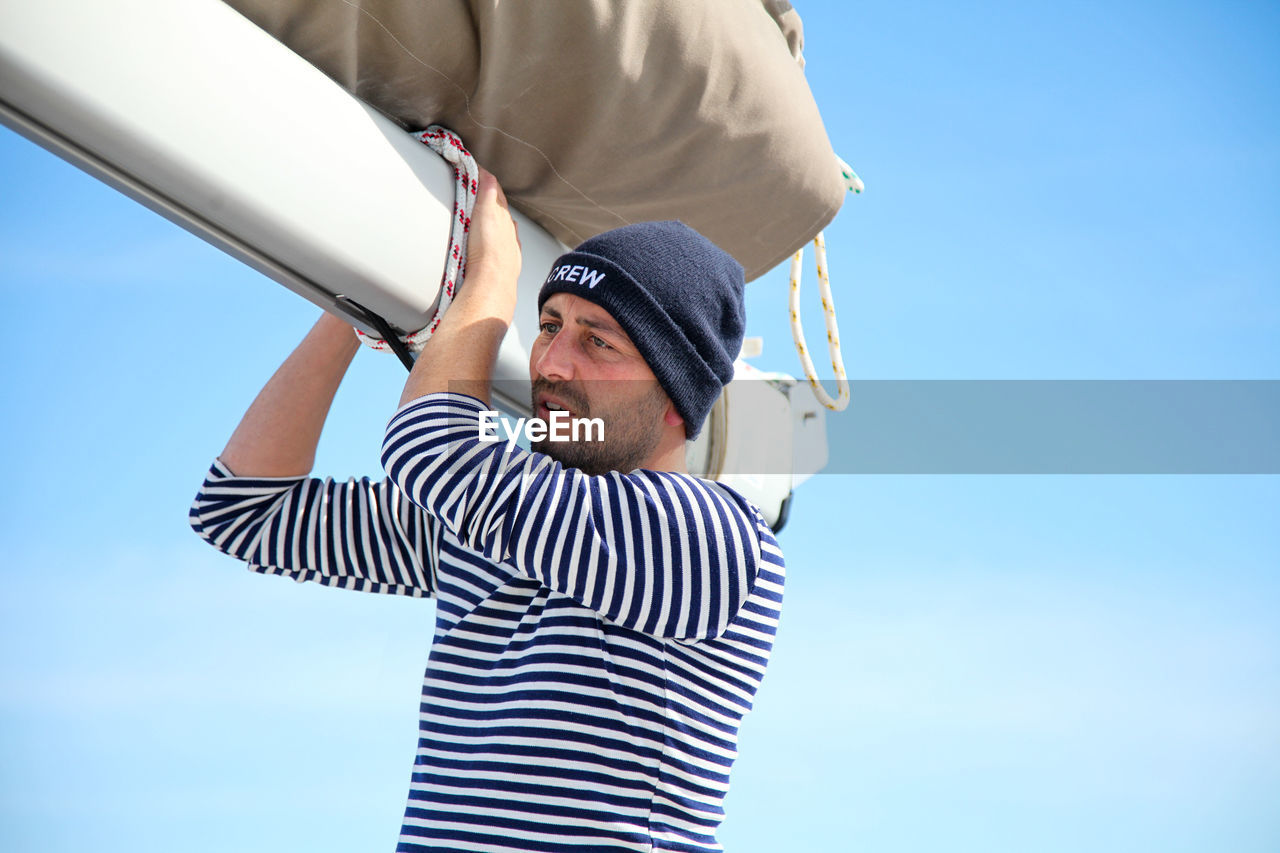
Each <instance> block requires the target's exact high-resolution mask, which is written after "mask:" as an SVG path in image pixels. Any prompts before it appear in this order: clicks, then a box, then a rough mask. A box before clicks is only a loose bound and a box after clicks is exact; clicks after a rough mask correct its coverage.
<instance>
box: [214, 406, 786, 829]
mask: <svg viewBox="0 0 1280 853" xmlns="http://www.w3.org/2000/svg"><path fill="white" fill-rule="evenodd" d="M484 408H485V407H484V405H483V404H482V403H481V402H480V401H478V400H475V399H474V398H471V397H467V396H463V395H459V394H433V395H429V396H427V397H423V398H421V399H419V400H415V401H413V402H411V403H409V404H407V405H406V406H405V407H403V408H402V409H401V410H400V411H399V412H398V413H397V414H396V416H395V417H394V418H393V419H392V421H391V424H390V425H389V427H388V430H387V436H386V441H385V443H384V445H383V464H384V466H385V467H386V469H387V471H388V473H389V474H390V475H391V478H390V480H389V481H384V482H383V483H381V484H369V483H368V481H360V482H356V481H350V482H348V483H347V484H345V485H335V484H333V483H332V482H331V481H327V480H326V481H320V480H314V479H310V480H309V479H304V478H293V479H288V480H284V479H277V480H261V479H247V478H238V477H233V476H231V475H230V472H229V471H227V470H226V468H225V466H221V465H220V464H218V463H216V464H215V465H214V468H213V469H212V470H211V471H210V475H209V479H208V480H207V481H206V483H205V486H204V489H203V490H202V491H201V493H200V495H198V496H197V498H196V502H195V504H194V506H193V507H192V514H191V519H192V526H193V527H195V529H196V530H197V531H198V532H200V533H201V535H202V536H204V537H205V538H207V539H208V540H209V541H210V542H212V543H213V544H215V545H217V546H218V547H220V548H222V549H223V550H225V551H227V552H228V553H231V554H233V555H235V556H237V557H240V558H241V559H245V560H247V561H248V562H250V564H251V566H252V567H254V568H256V569H257V570H259V571H266V572H271V573H276V574H284V575H288V576H292V577H295V578H298V579H300V580H315V581H319V582H321V583H329V584H332V585H336V586H343V587H351V588H357V589H369V590H374V591H385V592H400V593H407V594H413V595H432V596H434V597H435V598H436V599H437V611H436V636H435V641H434V643H433V645H432V651H431V656H430V660H429V662H428V665H427V671H426V677H425V680H424V684H423V690H422V703H421V706H420V710H421V714H420V732H419V733H420V737H419V741H418V755H417V759H416V761H415V765H414V772H413V777H412V783H411V787H410V791H409V803H408V807H407V809H406V811H405V819H404V826H403V829H402V832H401V838H400V845H399V847H398V848H397V849H398V850H400V851H426V850H431V851H442V850H443V851H502V853H511V851H523V850H528V851H556V852H557V853H559V851H566V853H567V851H574V853H586V851H624V850H625V851H652V850H673V851H690V853H692V851H698V853H706V851H714V850H720V849H721V848H720V845H719V844H718V843H717V842H716V840H715V831H716V828H717V827H718V825H719V824H720V822H721V820H722V818H723V809H722V802H723V799H724V795H725V793H726V791H727V790H728V784H729V769H730V766H731V765H732V763H733V760H734V758H735V756H736V754H737V732H738V725H739V723H740V721H741V719H742V717H743V715H744V714H745V713H746V712H747V711H748V710H749V709H750V708H751V703H752V700H753V697H754V696H755V693H756V690H757V689H758V687H759V685H760V681H761V679H762V677H763V675H764V671H765V665H766V664H767V662H768V658H769V652H770V650H771V648H772V645H773V637H774V633H775V631H776V628H777V620H778V614H779V608H780V606H781V601H782V586H783V576H784V567H783V560H782V554H781V552H780V550H779V549H778V546H777V543H776V541H775V540H774V538H773V536H772V533H771V532H770V530H769V527H768V525H767V524H766V523H765V522H764V520H763V518H762V517H761V516H760V513H759V511H758V510H757V509H756V508H755V507H753V506H751V504H749V503H748V502H747V501H746V500H745V499H743V498H742V497H741V496H739V495H737V494H736V493H734V492H733V491H731V490H729V489H727V488H724V487H722V486H719V485H717V484H714V483H710V482H707V481H704V480H698V479H695V478H693V477H689V476H685V475H678V474H671V473H659V472H653V471H640V470H637V471H633V472H631V473H630V474H620V473H614V474H610V475H607V476H603V477H588V476H586V475H584V474H582V472H580V471H578V470H576V469H566V468H564V467H562V466H561V465H559V464H558V463H556V462H555V461H553V460H552V459H550V458H549V457H547V456H544V455H542V454H535V453H529V452H526V451H523V450H520V449H519V448H515V449H513V450H511V451H509V452H508V451H507V449H506V444H505V442H499V443H491V444H490V443H481V442H479V441H478V440H477V436H478V415H479V412H480V411H481V410H483V409H484ZM335 507H341V508H342V511H341V512H338V511H336V509H335Z"/></svg>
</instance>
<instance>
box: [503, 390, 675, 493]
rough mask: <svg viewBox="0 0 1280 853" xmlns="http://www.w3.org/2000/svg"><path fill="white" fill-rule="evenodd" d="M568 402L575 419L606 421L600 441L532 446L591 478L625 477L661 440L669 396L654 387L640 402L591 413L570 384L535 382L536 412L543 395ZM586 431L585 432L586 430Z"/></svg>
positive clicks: (537, 451) (584, 397)
mask: <svg viewBox="0 0 1280 853" xmlns="http://www.w3.org/2000/svg"><path fill="white" fill-rule="evenodd" d="M544 391H545V392H547V393H549V394H553V395H555V396H556V397H559V398H560V399H562V400H564V401H566V402H567V403H568V404H569V406H570V408H571V409H572V410H573V413H574V418H575V419H576V418H592V417H594V418H600V420H601V421H603V422H604V430H603V439H602V440H601V441H535V442H531V443H530V445H529V447H530V449H532V450H533V451H534V452H535V453H545V454H546V455H547V456H550V457H551V458H552V459H554V460H556V461H557V462H559V463H560V464H561V465H563V466H564V467H566V468H577V469H579V470H580V471H582V472H583V473H584V474H587V475H589V476H593V477H596V476H600V475H602V474H608V473H609V472H610V471H620V472H622V473H623V474H626V473H627V472H629V471H634V470H635V469H636V468H639V467H640V466H641V463H643V462H644V461H645V460H646V459H647V458H649V455H650V454H652V453H653V451H654V449H655V448H656V447H657V446H658V442H659V441H661V440H662V413H663V411H664V410H665V408H666V405H667V396H666V394H665V393H664V392H663V390H662V388H661V386H658V385H655V386H654V387H653V388H652V389H651V390H650V391H649V392H648V393H646V394H645V395H644V397H642V398H641V399H640V400H637V401H635V402H633V403H627V404H619V405H618V406H617V408H616V409H605V408H603V407H597V409H596V411H592V410H591V408H590V406H589V405H588V403H587V399H586V395H585V394H583V393H582V392H581V391H579V390H578V389H576V388H574V387H573V386H571V385H569V384H568V383H560V382H550V381H548V380H546V379H543V378H541V377H539V378H538V379H536V380H534V383H533V394H532V400H533V402H532V403H531V407H532V408H534V409H535V410H536V407H537V403H536V400H537V397H538V394H539V393H540V392H544ZM584 432H585V431H584Z"/></svg>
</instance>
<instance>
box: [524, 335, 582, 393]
mask: <svg viewBox="0 0 1280 853" xmlns="http://www.w3.org/2000/svg"><path fill="white" fill-rule="evenodd" d="M533 369H534V370H536V371H537V372H538V375H539V376H543V377H545V378H547V379H550V380H552V381H553V382H567V381H569V380H570V379H573V375H574V363H573V345H572V343H570V341H569V336H568V335H566V334H564V330H563V329H561V330H560V331H558V332H556V334H555V335H553V336H552V338H551V340H550V341H548V342H547V343H546V344H545V345H544V347H543V349H542V352H540V353H539V352H538V351H537V350H536V349H535V350H534V353H533Z"/></svg>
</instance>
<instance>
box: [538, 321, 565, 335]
mask: <svg viewBox="0 0 1280 853" xmlns="http://www.w3.org/2000/svg"><path fill="white" fill-rule="evenodd" d="M559 328H560V327H559V326H558V325H557V324H555V323H553V322H551V321H550V320H545V321H543V322H542V323H540V324H538V330H539V331H541V332H542V334H544V335H554V334H555V333H556V331H557V330H558V329H559Z"/></svg>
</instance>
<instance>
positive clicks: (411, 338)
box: [356, 124, 480, 352]
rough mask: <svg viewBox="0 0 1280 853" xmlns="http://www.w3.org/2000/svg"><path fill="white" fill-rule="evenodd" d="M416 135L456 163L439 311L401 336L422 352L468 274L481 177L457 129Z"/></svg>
mask: <svg viewBox="0 0 1280 853" xmlns="http://www.w3.org/2000/svg"><path fill="white" fill-rule="evenodd" d="M414 136H416V137H417V138H418V140H419V141H421V142H422V143H424V144H425V145H428V146H430V148H431V150H433V151H435V152H436V153H437V154H439V155H440V156H441V157H443V158H444V159H446V160H448V161H449V162H450V163H452V164H453V177H454V181H455V185H456V190H455V192H454V200H453V227H452V229H451V231H450V234H449V257H448V259H447V261H446V263H445V268H444V276H443V278H442V279H441V281H440V301H439V304H438V305H437V306H436V313H435V314H434V315H433V316H432V318H431V321H430V322H429V323H427V325H425V326H423V327H422V328H421V329H419V330H418V331H416V332H413V333H412V334H409V335H406V336H404V337H402V338H401V340H403V341H404V343H405V345H406V346H408V347H409V349H410V350H412V351H413V352H419V351H421V350H422V347H423V345H425V344H426V342H427V339H428V338H430V337H431V335H432V334H433V333H434V332H435V330H436V327H437V326H439V325H440V319H441V318H442V317H444V312H445V311H446V310H448V308H449V303H450V302H452V301H453V295H454V293H456V292H457V289H458V287H459V286H460V285H461V284H462V280H463V278H464V277H465V275H466V271H467V234H468V232H469V231H470V229H471V210H472V208H474V207H475V203H476V189H477V187H478V185H479V177H480V176H479V172H478V171H477V170H476V161H475V159H474V158H473V157H472V156H471V152H469V151H467V149H466V147H465V146H463V144H462V140H461V139H459V138H458V135H457V134H455V133H454V132H453V131H451V130H449V129H447V128H443V127H440V126H439V125H436V124H433V125H431V126H430V127H428V128H427V129H426V130H424V131H422V132H421V133H416V134H414ZM356 336H357V337H358V338H360V342H361V343H363V344H364V345H365V346H368V347H372V348H373V349H376V350H378V351H379V352H391V345H390V344H388V343H387V342H386V341H384V340H383V339H382V338H380V337H378V336H376V335H371V334H368V333H366V332H362V331H360V330H359V329H356Z"/></svg>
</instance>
